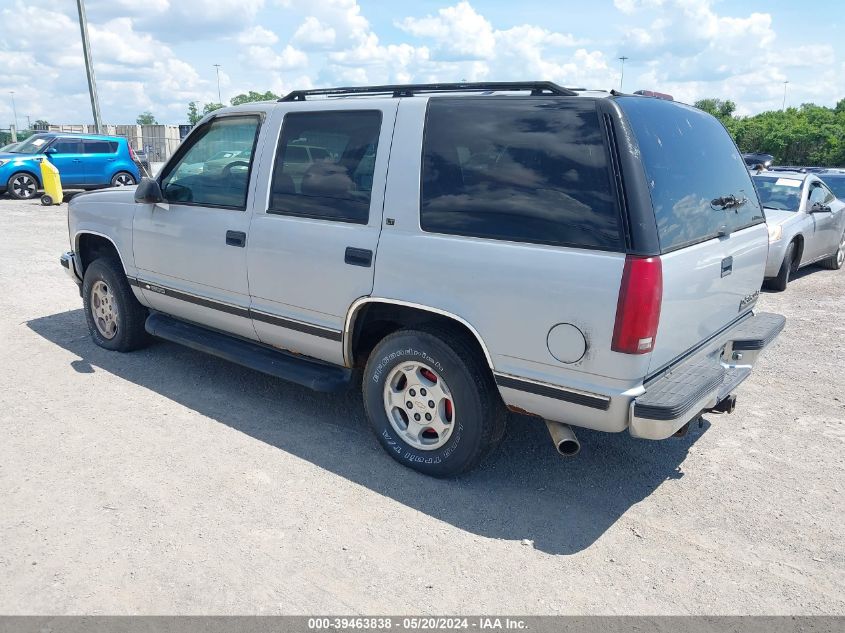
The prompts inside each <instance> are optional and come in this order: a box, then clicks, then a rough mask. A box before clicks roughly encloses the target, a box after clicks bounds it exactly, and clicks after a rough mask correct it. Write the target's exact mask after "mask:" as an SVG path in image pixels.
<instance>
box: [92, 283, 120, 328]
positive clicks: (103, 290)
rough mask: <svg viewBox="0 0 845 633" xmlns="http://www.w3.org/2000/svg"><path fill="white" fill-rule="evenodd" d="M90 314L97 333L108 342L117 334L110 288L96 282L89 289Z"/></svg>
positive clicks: (114, 305)
mask: <svg viewBox="0 0 845 633" xmlns="http://www.w3.org/2000/svg"><path fill="white" fill-rule="evenodd" d="M91 314H92V315H93V316H94V325H96V326H97V331H98V332H99V333H100V334H101V335H102V336H103V337H104V338H107V339H109V340H111V339H113V338H114V337H115V335H116V334H117V315H118V312H117V305H116V304H115V299H114V293H113V292H112V289H111V287H110V286H109V285H108V284H107V283H106V282H104V281H102V280H98V281H96V282H94V285H93V286H92V287H91Z"/></svg>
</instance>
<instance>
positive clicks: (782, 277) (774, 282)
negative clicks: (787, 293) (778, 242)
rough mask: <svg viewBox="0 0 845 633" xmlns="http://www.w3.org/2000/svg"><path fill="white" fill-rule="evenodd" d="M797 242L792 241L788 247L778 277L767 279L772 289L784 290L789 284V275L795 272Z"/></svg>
mask: <svg viewBox="0 0 845 633" xmlns="http://www.w3.org/2000/svg"><path fill="white" fill-rule="evenodd" d="M795 268H796V262H795V242H790V244H789V246H787V247H786V254H785V255H784V256H783V263H782V264H781V265H780V270H779V271H778V276H777V277H772V278H771V279H768V280H767V286H768V287H769V288H770V289H772V290H777V291H778V292H783V291H784V290H786V286H787V284H789V276H790V275H791V274H792V273H793V272H795Z"/></svg>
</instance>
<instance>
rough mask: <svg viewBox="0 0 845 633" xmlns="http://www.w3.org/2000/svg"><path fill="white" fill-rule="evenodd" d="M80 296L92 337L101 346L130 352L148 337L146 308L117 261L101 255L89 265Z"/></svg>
mask: <svg viewBox="0 0 845 633" xmlns="http://www.w3.org/2000/svg"><path fill="white" fill-rule="evenodd" d="M82 299H83V302H84V307H85V320H86V321H87V322H88V330H89V331H90V332H91V338H93V339H94V342H95V343H96V344H97V345H99V346H100V347H103V348H105V349H108V350H113V351H117V352H130V351H132V350H134V349H138V348H139V347H143V346H144V345H145V344H146V343H147V341H148V340H149V335H148V334H147V332H146V330H145V329H144V321H145V320H146V318H147V310H146V308H144V306H142V305H141V304H140V303H138V300H137V299H136V298H135V295H134V294H132V289H131V288H130V287H129V282H128V281H126V275H125V274H124V272H123V267H122V266H121V265H120V263H119V262H118V261H116V260H114V259H111V258H107V257H102V258H100V259H96V260H94V261H93V262H92V263H91V264H89V265H88V267H87V268H86V269H85V276H84V278H83V281H82Z"/></svg>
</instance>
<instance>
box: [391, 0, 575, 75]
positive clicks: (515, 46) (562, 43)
mask: <svg viewBox="0 0 845 633" xmlns="http://www.w3.org/2000/svg"><path fill="white" fill-rule="evenodd" d="M396 26H397V27H398V28H400V29H402V30H403V31H405V32H407V33H410V34H411V35H413V36H415V37H417V38H421V39H431V40H434V43H435V48H434V51H435V57H436V58H437V59H449V60H491V59H494V58H495V57H496V56H497V53H498V51H499V50H500V49H501V48H502V47H504V48H505V49H508V50H509V51H510V52H511V53H514V52H517V54H519V53H518V51H522V52H524V53H526V54H527V55H528V56H530V57H532V58H538V57H540V56H541V55H542V53H543V49H545V48H546V47H558V48H561V47H571V46H575V45H576V44H577V43H579V42H578V41H577V40H576V39H575V38H574V37H573V36H572V35H568V34H563V33H554V32H552V31H549V30H547V29H544V28H542V27H539V26H534V25H527V24H526V25H521V26H515V27H512V28H509V29H505V30H499V29H495V28H494V27H493V25H492V24H491V22H490V21H489V20H487V19H486V18H485V17H484V16H483V15H481V14H480V13H478V11H476V10H475V9H474V8H473V7H472V5H471V4H470V3H469V2H467V1H466V0H463V1H462V2H459V3H458V4H456V5H455V6H451V7H445V8H443V9H440V10H439V11H438V12H437V15H436V16H432V15H428V16H426V17H423V18H414V17H406V18H405V19H403V20H401V21H398V22H396Z"/></svg>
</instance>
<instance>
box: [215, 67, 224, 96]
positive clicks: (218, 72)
mask: <svg viewBox="0 0 845 633" xmlns="http://www.w3.org/2000/svg"><path fill="white" fill-rule="evenodd" d="M214 68H215V70H216V71H217V103H219V104H220V105H223V97H221V96H220V64H214Z"/></svg>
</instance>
